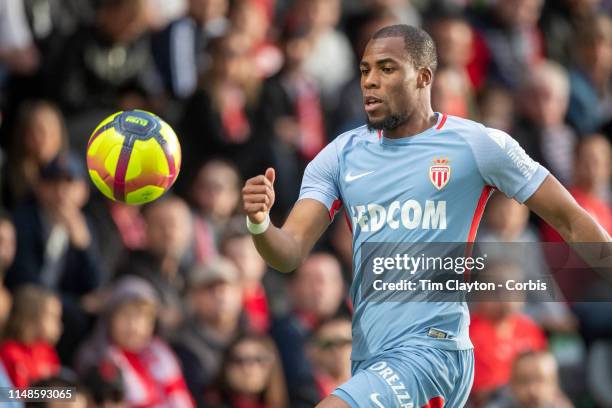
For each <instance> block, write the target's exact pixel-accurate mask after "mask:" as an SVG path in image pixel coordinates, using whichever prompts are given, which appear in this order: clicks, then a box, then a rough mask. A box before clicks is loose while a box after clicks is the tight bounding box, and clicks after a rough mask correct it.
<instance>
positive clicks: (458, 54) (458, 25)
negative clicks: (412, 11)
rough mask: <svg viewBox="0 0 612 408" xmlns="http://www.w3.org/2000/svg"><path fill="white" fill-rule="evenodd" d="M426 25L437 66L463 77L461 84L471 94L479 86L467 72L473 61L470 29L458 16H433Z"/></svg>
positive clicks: (472, 39)
mask: <svg viewBox="0 0 612 408" xmlns="http://www.w3.org/2000/svg"><path fill="white" fill-rule="evenodd" d="M428 25H429V28H428V30H427V31H428V32H429V34H430V35H431V37H432V38H433V40H434V42H435V43H436V50H437V51H438V64H439V66H440V67H451V68H453V69H454V70H456V71H457V73H458V74H459V75H461V76H463V77H465V78H464V79H463V81H462V82H467V85H468V88H469V92H470V93H473V91H474V90H475V89H476V88H477V87H478V86H479V85H480V84H477V83H476V80H477V79H476V78H472V77H471V76H470V74H471V72H469V71H468V66H469V63H470V62H471V61H472V60H473V59H474V55H473V53H474V34H473V32H472V27H471V26H470V25H469V23H468V22H467V21H466V20H465V19H464V18H463V17H462V16H461V15H460V14H446V15H445V14H442V15H441V16H435V17H434V18H433V21H432V22H431V23H429V24H428ZM443 112H446V111H443ZM448 113H449V114H450V112H448Z"/></svg>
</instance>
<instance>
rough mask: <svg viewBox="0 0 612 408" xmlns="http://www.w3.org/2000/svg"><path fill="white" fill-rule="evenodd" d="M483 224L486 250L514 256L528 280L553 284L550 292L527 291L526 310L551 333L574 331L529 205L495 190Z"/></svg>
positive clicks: (482, 239)
mask: <svg viewBox="0 0 612 408" xmlns="http://www.w3.org/2000/svg"><path fill="white" fill-rule="evenodd" d="M483 224H484V225H483V226H482V227H481V229H480V232H479V233H478V238H477V239H478V242H479V244H480V250H481V251H482V252H484V253H486V254H487V255H488V256H490V257H494V258H504V259H513V260H514V261H515V262H516V264H517V265H519V266H520V269H521V270H522V271H523V272H524V274H525V278H526V279H533V280H534V281H537V280H538V279H540V280H541V281H544V282H547V283H548V284H549V285H550V287H549V290H548V291H546V293H538V294H536V293H535V292H533V293H532V292H527V295H526V299H525V300H526V303H525V313H526V314H527V315H529V316H530V317H531V318H532V319H534V320H535V321H536V322H537V323H538V324H539V325H540V327H542V328H543V329H545V330H548V331H550V332H574V331H575V330H576V321H575V319H574V317H573V315H572V313H571V312H570V310H569V308H568V307H567V305H566V304H565V303H563V300H564V299H563V294H562V292H561V290H560V289H559V287H558V286H557V283H556V282H555V281H554V280H552V279H551V277H552V275H551V271H550V269H549V267H548V265H547V260H546V258H545V255H544V248H543V247H542V245H541V244H540V239H539V235H538V231H536V230H535V229H534V228H533V227H532V226H531V225H529V208H527V206H525V205H523V204H519V203H518V202H517V201H516V200H513V199H511V198H508V197H506V196H505V195H504V194H502V193H500V192H495V193H494V194H493V196H492V197H491V198H490V199H489V202H488V203H487V208H486V210H485V214H484V223H483ZM553 293H555V294H556V296H552V294H553Z"/></svg>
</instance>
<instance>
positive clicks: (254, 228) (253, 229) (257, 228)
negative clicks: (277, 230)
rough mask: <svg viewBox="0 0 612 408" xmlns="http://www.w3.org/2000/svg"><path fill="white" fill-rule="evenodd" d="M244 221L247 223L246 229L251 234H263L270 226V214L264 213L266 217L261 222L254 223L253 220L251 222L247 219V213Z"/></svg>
mask: <svg viewBox="0 0 612 408" xmlns="http://www.w3.org/2000/svg"><path fill="white" fill-rule="evenodd" d="M246 223H247V229H248V230H249V232H250V233H251V234H253V235H259V234H263V233H264V232H266V230H267V229H268V227H269V226H270V214H266V219H265V220H263V222H262V223H261V224H256V223H254V222H251V220H250V219H249V216H248V215H247V217H246Z"/></svg>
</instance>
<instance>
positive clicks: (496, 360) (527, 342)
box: [470, 313, 547, 393]
mask: <svg viewBox="0 0 612 408" xmlns="http://www.w3.org/2000/svg"><path fill="white" fill-rule="evenodd" d="M503 326H504V327H503V328H502V329H500V328H499V326H498V327H495V326H494V325H493V324H492V323H491V321H490V320H488V319H486V318H484V317H482V316H479V315H478V313H473V314H472V318H471V324H470V338H471V339H472V343H473V344H474V360H475V364H474V370H475V373H474V385H473V386H472V392H473V393H474V392H479V391H488V390H494V389H496V388H498V387H500V386H502V385H504V384H506V383H507V382H508V380H509V379H510V372H511V369H512V363H513V361H514V359H515V357H516V356H518V355H519V354H521V353H523V352H526V351H530V350H543V349H545V348H546V347H547V341H546V337H545V336H544V332H543V331H542V329H540V328H539V327H538V325H537V324H536V323H535V322H533V321H532V320H531V319H530V318H529V317H527V316H525V315H522V314H516V315H513V316H511V317H509V318H508V319H507V321H506V322H504V323H503Z"/></svg>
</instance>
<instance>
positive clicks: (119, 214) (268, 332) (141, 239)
mask: <svg viewBox="0 0 612 408" xmlns="http://www.w3.org/2000/svg"><path fill="white" fill-rule="evenodd" d="M611 10H612V2H610V1H608V0H601V1H598V0H559V1H551V0H549V1H543V0H503V1H502V0H498V1H495V0H481V1H477V0H474V1H470V0H440V1H426V0H415V1H409V0H345V1H340V0H293V1H289V0H87V1H85V0H0V133H1V139H0V146H1V150H0V163H1V172H0V178H1V185H2V190H1V191H2V195H1V203H0V208H1V209H2V214H1V216H0V276H1V278H2V280H3V284H2V286H1V290H0V326H1V327H2V343H0V360H1V361H2V366H1V367H2V368H3V370H0V383H1V385H3V386H9V385H10V384H14V385H16V386H22V387H23V386H27V385H32V384H47V385H49V384H52V385H53V384H54V385H58V384H59V385H61V384H75V383H78V384H79V389H80V390H82V392H81V393H80V394H79V398H78V402H79V404H82V405H80V406H85V404H89V405H90V406H111V405H108V404H111V403H115V404H118V405H115V406H125V405H127V406H143V407H144V406H153V405H155V404H158V403H168V404H174V405H176V406H191V404H198V405H199V406H203V407H216V406H227V407H284V406H290V407H302V406H304V407H307V406H314V404H315V403H316V402H317V401H318V400H320V399H321V398H322V397H324V396H325V395H327V394H328V393H329V392H330V391H331V390H333V388H334V387H335V386H336V385H338V384H339V383H341V382H343V381H344V380H346V378H347V376H348V375H349V363H348V353H349V352H350V325H349V322H348V320H347V319H348V318H350V305H349V304H348V303H347V301H346V293H347V287H348V285H349V283H350V256H351V255H350V252H351V248H350V232H349V231H348V229H347V227H346V225H345V223H344V219H343V217H342V216H339V217H336V218H337V219H336V221H335V222H334V224H333V225H332V227H331V228H330V229H329V231H328V233H326V235H325V237H324V239H322V241H321V243H320V244H319V245H318V247H317V249H316V253H315V254H314V255H312V256H311V257H309V258H308V260H307V261H306V262H305V264H304V266H302V267H301V268H300V269H299V270H298V271H297V272H296V273H294V274H293V275H291V276H281V275H280V274H278V273H276V272H275V271H272V270H267V269H266V266H265V264H264V263H263V262H262V260H261V258H259V256H258V254H257V253H256V251H255V250H254V247H253V246H252V244H251V241H250V238H249V236H248V234H247V233H246V232H245V230H244V218H243V216H240V209H241V205H240V202H239V201H240V188H241V186H242V184H243V181H244V180H246V178H248V177H252V176H253V175H256V174H259V173H261V172H262V171H263V170H264V169H265V168H266V166H273V167H275V168H276V174H277V180H276V184H275V185H276V203H275V205H274V208H273V212H272V216H273V219H274V220H276V222H281V220H282V219H283V217H284V216H285V215H286V213H287V211H288V210H289V209H290V208H291V205H292V204H293V202H294V200H295V199H296V196H297V192H298V190H299V186H300V180H301V175H302V172H303V169H304V167H305V165H306V164H307V163H308V161H309V160H310V159H312V158H313V157H314V156H315V155H316V153H317V152H318V151H319V150H320V149H321V148H322V147H323V146H324V145H325V144H326V143H327V142H328V141H330V140H331V139H333V138H334V137H335V136H337V135H338V134H340V133H341V132H343V131H345V130H348V129H351V128H353V127H356V126H358V125H360V124H362V123H364V112H363V105H362V100H361V96H360V90H359V71H358V60H359V55H360V54H361V52H362V51H363V48H364V46H365V43H366V42H367V39H368V38H369V36H370V35H371V34H372V33H373V32H375V31H376V30H377V29H378V28H380V27H382V26H384V25H388V24H394V23H407V24H412V25H417V26H420V27H423V28H424V29H426V30H427V31H428V32H429V33H430V34H431V35H432V36H433V38H434V40H435V41H436V43H437V46H438V53H439V62H440V67H439V69H438V71H437V73H436V75H435V82H434V85H433V90H432V95H433V101H432V102H433V106H434V109H435V110H436V111H439V112H445V113H448V114H452V115H458V116H462V117H467V118H472V119H475V120H478V121H481V122H483V123H485V124H486V125H488V126H491V127H496V128H499V129H502V130H505V131H507V132H509V133H510V134H511V135H513V136H514V137H515V138H516V139H517V140H518V141H519V142H520V143H521V145H522V146H523V147H524V148H525V149H526V150H527V152H528V153H529V154H530V155H531V156H532V157H533V158H534V159H536V160H538V161H540V162H541V163H543V164H544V165H545V166H547V167H548V168H549V169H550V170H551V172H552V173H553V174H554V175H555V176H556V177H557V178H558V179H559V180H561V182H562V183H563V184H564V185H565V186H566V187H568V188H569V189H570V191H571V192H572V194H573V195H574V196H575V198H576V199H577V200H578V201H579V202H580V204H581V205H583V206H584V207H585V208H587V209H588V210H589V212H591V214H592V215H593V216H594V217H596V218H597V219H598V220H599V221H600V223H601V224H602V225H603V226H604V227H605V228H606V229H607V230H608V232H610V233H612V215H611V206H610V203H611V198H612V196H611V195H610V192H611V190H610V174H611V165H610V159H611V158H610V137H611V134H612V133H611V132H612V93H611V88H610V83H611V81H610V80H611V75H612V25H611V21H610V17H609V13H610V11H611ZM133 108H142V109H146V110H150V111H152V112H155V113H157V114H159V115H160V116H162V117H163V118H164V119H165V120H167V121H168V122H169V123H170V124H171V125H172V126H173V127H174V128H175V130H176V131H177V133H178V135H179V137H180V139H181V143H182V148H183V167H182V170H181V174H180V176H179V179H178V181H177V184H176V185H175V188H174V189H173V192H172V194H171V195H169V196H167V197H166V198H165V199H163V200H160V201H158V202H155V203H153V204H151V205H147V206H146V207H143V208H137V207H126V206H124V205H121V204H117V203H112V202H109V201H108V200H106V199H104V198H103V196H102V195H101V194H100V193H99V192H98V191H95V189H94V188H93V187H92V185H91V183H90V182H89V180H88V177H87V174H86V172H85V169H84V167H83V166H84V164H83V163H84V162H83V159H84V149H85V146H86V143H87V139H88V136H89V134H90V132H91V130H92V129H93V128H94V127H95V125H96V124H97V123H98V122H99V121H100V120H102V119H103V118H104V117H106V116H107V115H109V114H110V113H113V112H115V111H117V110H120V109H122V110H126V109H133ZM478 239H481V240H487V241H493V242H531V243H532V245H533V246H534V247H535V248H537V247H538V246H539V245H540V243H541V242H545V241H558V240H559V237H558V236H557V235H556V234H555V233H554V232H553V231H551V230H550V229H549V228H547V227H546V226H545V225H542V223H541V222H540V221H539V220H538V219H536V218H535V217H533V216H529V214H528V212H527V210H526V208H525V207H524V206H520V205H518V204H516V203H514V202H512V201H510V200H507V199H506V198H504V197H502V196H500V195H499V194H496V195H495V196H494V197H493V198H492V199H491V201H490V202H489V205H488V208H487V211H486V213H485V217H484V219H483V223H482V224H481V230H480V232H479V236H478ZM496 267H499V268H504V269H505V270H506V272H508V271H509V270H512V271H514V272H516V273H518V272H517V271H522V273H527V274H529V275H530V276H532V275H533V276H538V274H543V273H546V260H545V259H543V258H542V259H527V260H521V259H519V260H517V259H515V260H514V262H501V263H500V264H499V265H497V266H496ZM592 283H593V282H586V281H584V279H582V277H575V280H574V281H573V282H569V284H570V286H571V285H573V286H574V287H579V288H587V287H589V285H590V284H592ZM566 284H567V282H566ZM598 289H599V291H598V292H603V298H604V299H609V298H610V296H609V294H610V292H609V289H608V288H606V287H605V286H602V285H601V284H599V287H598ZM606 291H607V292H606ZM606 296H607V297H606ZM58 301H59V302H58ZM155 305H159V307H155ZM60 316H61V317H60ZM610 316H612V307H610V303H603V302H598V303H588V304H586V303H585V304H571V303H569V302H567V303H563V302H559V303H543V304H534V303H530V302H529V301H528V302H526V303H525V304H510V303H504V302H495V303H492V304H487V305H480V306H478V307H474V309H473V316H472V317H473V324H472V327H471V334H472V338H473V341H474V343H475V345H476V349H475V353H476V361H477V362H476V364H477V366H476V379H475V383H474V391H473V396H472V399H471V404H472V406H474V407H536V406H540V405H538V404H542V405H541V406H554V407H564V406H572V404H574V405H575V406H577V407H609V406H612V345H611V344H612V343H610V340H609V339H610V336H611V334H612V320H611V319H610ZM60 320H61V321H60ZM62 322H63V324H62ZM153 325H154V326H155V327H154V332H153V333H152V332H151V329H152V327H153ZM530 351H531V352H530ZM551 356H553V357H554V358H551ZM104 404H107V405H104ZM123 404H125V405H123ZM521 404H522V405H521ZM544 404H548V405H544ZM74 406H76V405H74Z"/></svg>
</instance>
